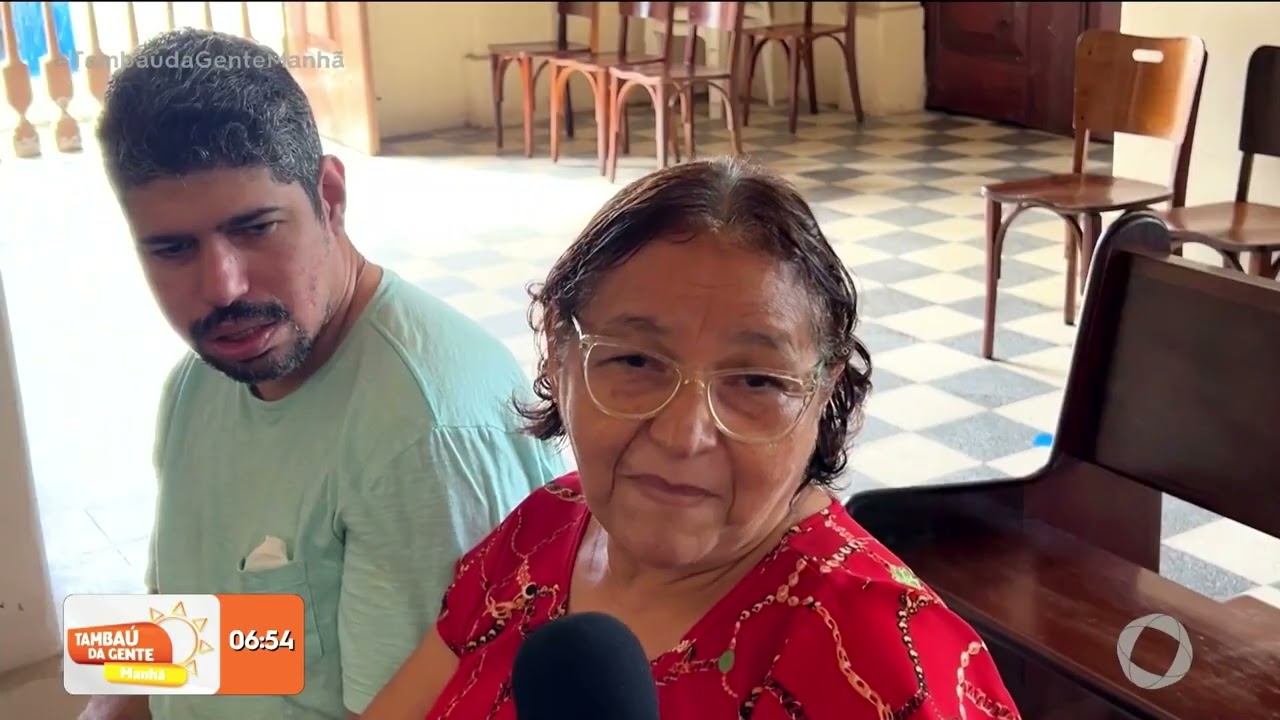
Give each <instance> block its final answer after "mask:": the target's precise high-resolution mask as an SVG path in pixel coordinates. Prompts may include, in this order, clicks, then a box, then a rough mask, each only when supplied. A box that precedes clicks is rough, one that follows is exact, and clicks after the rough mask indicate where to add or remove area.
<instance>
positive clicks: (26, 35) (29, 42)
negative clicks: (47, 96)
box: [0, 2, 80, 77]
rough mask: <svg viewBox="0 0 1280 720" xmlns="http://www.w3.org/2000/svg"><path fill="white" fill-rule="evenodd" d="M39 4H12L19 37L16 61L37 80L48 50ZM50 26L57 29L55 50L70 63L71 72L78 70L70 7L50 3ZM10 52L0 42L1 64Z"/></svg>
mask: <svg viewBox="0 0 1280 720" xmlns="http://www.w3.org/2000/svg"><path fill="white" fill-rule="evenodd" d="M42 4H43V3H38V2H15V3H13V4H12V5H13V29H14V34H16V35H17V36H18V57H20V58H22V61H23V62H24V63H26V64H27V70H28V72H29V73H30V74H31V76H32V77H39V76H40V60H41V58H43V57H44V54H45V52H47V51H48V49H49V44H48V42H47V38H46V37H45V32H44V9H43V8H41V7H40V6H41V5H42ZM53 24H54V27H56V28H57V29H58V49H59V50H61V51H62V54H63V55H64V56H66V58H67V60H69V61H70V62H71V72H76V71H77V70H79V69H80V58H79V56H77V55H76V41H75V38H74V37H73V36H72V33H71V3H67V2H55V3H53ZM8 53H9V48H7V47H4V43H3V42H0V61H3V60H4V59H5V57H6V56H7V54H8Z"/></svg>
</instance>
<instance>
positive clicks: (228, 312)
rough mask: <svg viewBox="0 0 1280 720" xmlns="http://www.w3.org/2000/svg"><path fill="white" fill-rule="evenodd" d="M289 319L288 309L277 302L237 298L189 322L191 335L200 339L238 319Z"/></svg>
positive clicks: (270, 320)
mask: <svg viewBox="0 0 1280 720" xmlns="http://www.w3.org/2000/svg"><path fill="white" fill-rule="evenodd" d="M288 319H289V311H288V310H286V309H285V307H284V305H281V304H280V303H278V302H269V303H251V302H246V301H243V300H237V301H235V302H233V303H231V304H230V305H225V306H223V307H220V308H218V309H216V310H214V311H213V312H211V313H209V314H208V315H206V316H205V317H203V318H201V319H199V320H197V321H195V322H193V323H191V328H190V330H191V337H192V338H195V339H197V340H199V339H202V338H204V337H205V335H207V334H209V333H210V332H212V331H213V330H214V328H216V327H218V326H219V325H221V324H223V323H225V322H234V321H238V320H251V321H252V320H264V321H267V322H282V321H285V320H288Z"/></svg>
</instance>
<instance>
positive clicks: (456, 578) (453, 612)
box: [436, 510, 520, 656]
mask: <svg viewBox="0 0 1280 720" xmlns="http://www.w3.org/2000/svg"><path fill="white" fill-rule="evenodd" d="M519 513H520V510H516V511H515V512H514V513H512V514H511V518H515V517H516V516H517V515H518V514H519ZM511 518H508V520H507V521H506V522H504V523H503V524H502V525H500V526H499V527H498V528H497V529H496V530H494V531H493V532H492V533H490V534H489V537H487V538H485V539H484V540H483V541H482V542H481V543H480V544H479V545H477V546H476V547H475V548H474V549H473V550H471V552H468V553H467V554H466V555H464V556H463V557H462V559H460V560H458V564H457V567H456V568H455V570H454V574H453V582H452V583H450V584H449V587H448V589H447V590H445V593H444V597H443V598H442V599H441V601H440V614H439V617H438V618H437V619H436V632H438V633H439V634H440V638H441V639H442V640H444V644H445V645H448V646H449V649H450V650H452V651H453V654H454V655H458V656H461V655H462V654H463V652H464V648H463V646H464V645H465V644H466V643H467V641H468V640H469V638H470V637H471V635H472V628H473V627H474V626H475V624H476V620H477V619H478V618H479V617H480V615H481V613H482V612H483V611H484V599H485V597H486V596H487V595H488V593H489V582H490V578H491V577H493V573H494V572H495V571H496V568H495V563H496V562H498V561H499V560H500V558H499V557H498V553H499V552H500V551H498V550H496V549H495V548H499V547H501V546H502V542H503V537H504V536H505V534H506V530H507V528H508V527H509V523H510V521H511Z"/></svg>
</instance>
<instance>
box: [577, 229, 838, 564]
mask: <svg viewBox="0 0 1280 720" xmlns="http://www.w3.org/2000/svg"><path fill="white" fill-rule="evenodd" d="M687 238H688V236H687V235H682V236H675V237H672V238H659V239H657V240H656V241H655V242H651V243H650V244H649V245H648V246H646V247H645V248H643V249H642V250H641V251H639V252H638V253H636V254H635V255H634V256H633V257H632V258H631V259H630V260H628V261H627V262H626V263H625V264H623V265H622V266H620V267H618V268H616V269H614V270H613V271H611V272H610V273H609V274H608V275H607V276H605V278H603V280H602V281H601V282H600V283H599V284H598V286H597V288H596V289H595V291H594V293H593V294H592V296H591V297H590V299H589V300H588V301H587V304H586V306H585V307H584V308H583V310H582V311H581V313H580V314H579V316H578V318H577V320H578V322H579V323H580V326H581V328H582V332H583V333H584V334H585V335H587V336H595V337H604V338H608V339H609V340H611V341H616V342H617V343H618V344H620V345H626V346H629V347H628V348H624V349H623V350H621V351H619V350H618V349H617V347H616V346H608V347H607V348H606V349H605V350H602V349H597V350H593V351H592V354H591V358H590V364H591V367H592V368H593V369H592V370H591V373H592V377H593V378H596V377H604V375H603V373H605V372H612V373H614V374H613V375H611V377H613V378H616V379H617V380H615V381H616V382H619V383H623V384H622V386H620V387H617V388H614V396H615V397H617V398H623V399H625V398H629V397H640V396H641V394H642V393H644V392H647V389H646V388H647V385H650V384H656V383H657V382H658V381H657V380H656V378H658V377H659V375H658V374H657V373H655V372H653V370H652V369H653V366H654V363H653V361H651V360H649V359H648V357H650V356H652V357H655V358H656V357H660V358H667V359H670V360H671V361H673V362H674V363H675V364H677V365H678V366H679V368H680V369H681V371H682V372H683V373H684V377H685V378H689V377H690V376H691V375H693V374H696V373H699V372H703V373H707V372H715V371H720V370H731V369H735V368H754V369H766V370H775V371H779V372H782V373H788V374H792V375H795V376H801V377H813V372H814V370H815V368H816V367H817V363H818V360H819V348H818V346H817V342H816V338H814V336H813V331H812V326H813V324H814V323H813V318H814V314H813V313H814V309H813V304H812V302H811V301H810V299H809V297H808V295H807V294H806V292H805V291H804V289H803V286H802V285H801V284H800V282H799V281H798V279H797V278H796V277H795V276H794V274H793V272H792V271H791V270H790V269H789V268H788V267H787V266H785V265H783V264H781V263H779V262H778V261H777V260H775V259H773V258H771V257H769V256H767V255H765V254H763V253H759V252H756V251H753V250H750V249H747V248H745V247H743V246H742V245H741V244H740V243H738V242H735V241H734V240H733V239H731V238H724V237H719V236H717V235H714V234H704V235H700V236H698V237H696V238H694V239H693V240H692V241H687ZM671 240H676V241H677V242H672V241H671ZM632 349H635V350H638V351H640V352H639V353H633V352H632ZM606 350H607V351H608V352H609V353H610V355H605V354H604V353H605V352H606ZM560 357H563V363H561V364H560V365H558V366H557V367H555V368H553V377H554V378H555V388H556V394H557V401H558V403H559V407H560V412H561V414H562V416H563V417H564V421H565V424H566V427H567V429H568V436H569V440H570V442H571V443H572V445H573V449H574V452H575V453H576V456H577V460H578V469H579V473H580V475H581V479H582V487H583V492H584V493H585V495H586V500H587V503H588V505H589V506H590V508H591V510H592V513H593V514H594V515H595V517H596V519H597V521H598V522H599V523H600V524H601V525H602V526H603V527H604V528H605V530H606V531H607V532H608V533H609V535H610V537H611V538H612V539H613V540H614V541H615V542H618V543H621V544H622V546H623V547H624V548H625V549H626V550H627V551H628V552H629V553H631V554H632V555H634V556H636V558H637V559H639V560H641V561H643V562H645V563H647V564H650V565H652V566H656V567H666V568H670V567H690V566H692V567H699V566H702V567H714V566H715V565H716V564H717V562H725V561H730V560H732V559H733V558H734V557H735V555H736V554H738V553H741V552H742V551H744V550H746V549H747V548H749V547H752V546H754V545H755V544H757V543H759V542H760V541H761V540H763V539H764V538H765V536H767V535H769V534H770V533H771V532H772V531H774V530H775V529H776V528H777V527H778V525H779V524H780V523H782V522H783V521H784V520H786V519H787V517H788V514H789V509H790V504H791V501H792V498H793V497H794V496H795V494H796V490H797V489H798V488H799V487H800V485H801V482H802V480H803V476H804V468H805V466H806V465H807V463H808V459H809V456H810V455H811V454H812V452H813V449H814V443H815V440H816V436H817V430H818V418H819V416H820V413H821V409H822V407H823V405H824V404H825V403H826V401H827V399H828V397H829V390H828V388H829V387H830V384H829V383H828V382H819V384H818V390H817V391H816V393H814V394H813V396H812V397H811V399H810V400H809V401H808V403H807V404H803V401H796V403H797V405H796V406H797V407H802V408H803V409H802V411H801V414H800V416H799V420H798V422H797V423H796V424H795V427H794V429H793V430H792V431H791V432H790V433H788V434H786V435H783V436H782V437H780V438H778V439H775V440H772V441H770V442H768V443H764V444H756V443H747V442H742V441H740V440H737V439H733V438H731V437H729V436H727V435H726V434H725V433H723V432H721V431H720V429H719V428H718V426H717V423H716V420H715V418H714V417H713V415H712V413H711V410H710V409H709V405H708V402H707V392H706V391H705V390H704V389H703V388H702V386H700V385H699V384H698V383H697V382H686V383H685V384H684V385H682V386H681V387H680V389H679V391H678V392H677V393H676V395H675V396H674V397H673V398H672V399H671V401H670V402H669V403H668V404H667V405H666V407H665V408H664V409H663V410H662V411H661V412H660V413H659V414H657V415H656V416H654V417H651V418H649V419H645V420H634V419H619V418H618V417H616V413H614V414H610V413H606V412H604V411H602V410H601V409H600V408H599V407H598V406H597V405H596V403H595V401H594V400H593V399H592V397H591V394H590V393H589V392H588V387H587V383H586V379H585V373H584V370H583V367H584V358H583V352H582V348H581V343H577V342H572V341H571V342H570V343H569V345H568V347H567V348H566V349H565V352H564V354H562V355H560ZM609 368H612V370H609ZM597 373H600V374H597ZM758 377H759V376H750V377H749V378H748V379H746V380H740V381H735V382H736V383H737V384H736V385H730V386H727V387H729V390H728V391H727V394H726V395H723V396H724V397H729V398H730V400H726V401H724V402H723V403H721V402H720V401H719V400H718V401H717V407H718V409H719V410H720V411H721V417H722V418H725V417H729V416H733V415H735V413H736V416H737V417H738V423H739V424H738V426H737V427H747V426H749V425H750V423H751V421H752V417H753V415H752V413H747V412H744V411H747V410H748V409H755V408H756V407H758V406H755V405H752V404H751V403H752V402H754V398H755V397H756V396H754V395H746V394H745V393H752V392H754V393H760V392H766V391H771V390H770V387H769V386H767V385H766V384H765V383H762V382H761V381H759V380H758V379H756V378H758ZM824 380H825V378H824ZM625 383H632V385H627V384H625ZM601 384H603V383H599V382H597V381H594V380H593V383H592V389H593V390H595V391H596V396H597V397H602V395H603V393H602V392H601V389H600V387H599V385H601ZM734 388H737V389H736V390H735V389H734ZM739 392H740V393H744V395H742V396H741V397H745V398H746V400H745V401H742V402H739V401H738V400H737V399H734V398H735V397H738V396H735V395H734V393H739ZM717 397H722V396H717ZM615 407H616V406H615ZM757 414H758V413H757Z"/></svg>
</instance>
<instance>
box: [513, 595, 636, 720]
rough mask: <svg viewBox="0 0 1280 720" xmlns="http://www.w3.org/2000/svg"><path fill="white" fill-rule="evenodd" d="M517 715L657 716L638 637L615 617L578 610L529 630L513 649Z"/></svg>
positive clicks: (560, 718)
mask: <svg viewBox="0 0 1280 720" xmlns="http://www.w3.org/2000/svg"><path fill="white" fill-rule="evenodd" d="M511 693H512V697H513V699H514V700H515V705H516V717H517V718H518V719H519V720H658V686H657V684H656V683H654V681H653V670H652V669H651V668H650V666H649V659H648V658H647V657H646V656H645V653H644V648H642V647H641V646H640V641H639V640H638V639H637V638H636V636H635V635H634V634H632V632H631V630H629V629H628V628H627V626H626V625H624V624H622V622H621V621H619V620H617V619H616V618H614V617H612V616H610V615H605V614H604V613H594V612H593V613H580V614H576V615H566V616H565V617H562V618H557V619H556V620H553V621H551V622H549V623H547V624H546V625H543V626H542V627H540V628H538V629H537V630H535V631H533V632H532V633H531V634H530V635H529V637H528V638H526V639H525V641H524V644H522V645H521V646H520V649H519V650H517V651H516V657H515V662H514V663H513V665H512V668H511Z"/></svg>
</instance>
